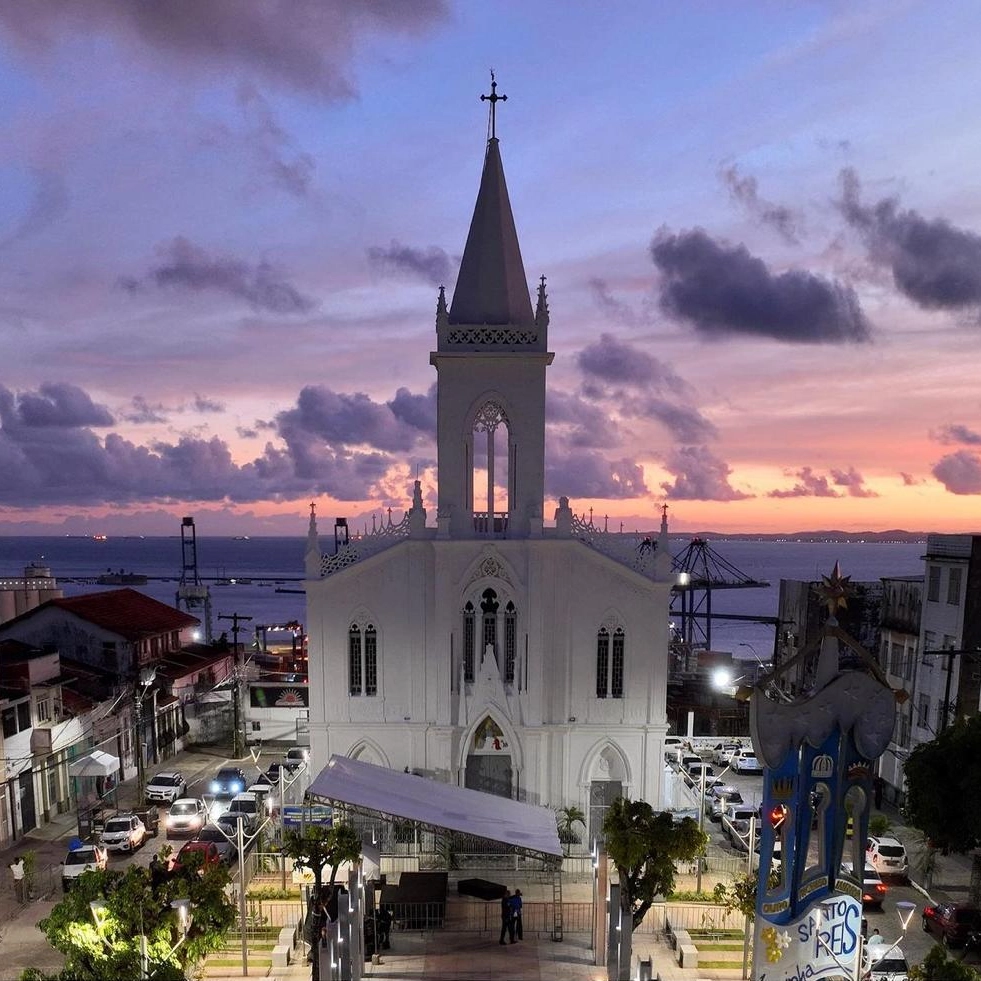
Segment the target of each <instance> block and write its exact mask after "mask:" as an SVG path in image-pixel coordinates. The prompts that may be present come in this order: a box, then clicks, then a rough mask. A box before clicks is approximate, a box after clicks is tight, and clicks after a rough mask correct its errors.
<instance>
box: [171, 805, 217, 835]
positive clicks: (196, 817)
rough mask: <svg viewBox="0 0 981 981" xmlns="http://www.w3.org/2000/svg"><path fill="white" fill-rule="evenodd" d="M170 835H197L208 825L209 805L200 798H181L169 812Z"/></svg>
mask: <svg viewBox="0 0 981 981" xmlns="http://www.w3.org/2000/svg"><path fill="white" fill-rule="evenodd" d="M166 823H167V834H168V835H196V834H197V833H198V832H199V831H200V830H201V829H202V828H203V827H204V826H205V825H206V824H207V823H208V805H207V804H205V802H204V801H203V800H201V798H200V797H181V799H180V800H175V801H174V803H173V804H171V805H170V810H169V811H168V812H167V818H166Z"/></svg>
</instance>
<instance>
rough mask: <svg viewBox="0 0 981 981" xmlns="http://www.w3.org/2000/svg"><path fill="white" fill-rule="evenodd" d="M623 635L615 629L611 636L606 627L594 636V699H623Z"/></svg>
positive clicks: (619, 629) (624, 638) (620, 630)
mask: <svg viewBox="0 0 981 981" xmlns="http://www.w3.org/2000/svg"><path fill="white" fill-rule="evenodd" d="M625 640H626V637H625V634H624V632H623V628H622V627H617V628H616V630H614V631H613V634H612V636H611V634H610V631H609V630H608V629H607V628H606V627H600V629H599V633H598V634H597V635H596V697H597V698H623V664H624V646H625Z"/></svg>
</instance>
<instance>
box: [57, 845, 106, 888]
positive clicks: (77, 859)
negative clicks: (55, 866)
mask: <svg viewBox="0 0 981 981" xmlns="http://www.w3.org/2000/svg"><path fill="white" fill-rule="evenodd" d="M108 864H109V853H108V852H107V851H106V850H105V849H104V848H103V847H102V846H101V845H83V844H81V843H79V844H78V845H77V846H76V847H75V848H72V849H70V850H69V852H68V854H67V855H66V856H65V861H64V862H62V863H61V888H62V889H63V890H64V891H65V892H68V890H69V889H70V888H71V887H72V885H73V884H74V882H75V880H76V879H77V878H78V877H79V876H80V875H81V874H82V873H83V872H104V871H105V870H106V867H107V866H108Z"/></svg>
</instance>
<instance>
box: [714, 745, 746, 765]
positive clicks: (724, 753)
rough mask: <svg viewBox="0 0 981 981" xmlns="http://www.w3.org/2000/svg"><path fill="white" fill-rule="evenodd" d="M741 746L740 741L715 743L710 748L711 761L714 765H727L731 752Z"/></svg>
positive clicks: (736, 751) (739, 748)
mask: <svg viewBox="0 0 981 981" xmlns="http://www.w3.org/2000/svg"><path fill="white" fill-rule="evenodd" d="M742 748H743V744H742V743H716V744H715V746H714V747H713V748H712V762H713V763H714V764H715V765H716V766H728V765H729V759H730V757H731V756H732V754H733V753H738V752H739V750H741V749H742Z"/></svg>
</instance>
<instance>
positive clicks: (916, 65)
mask: <svg viewBox="0 0 981 981" xmlns="http://www.w3.org/2000/svg"><path fill="white" fill-rule="evenodd" d="M979 28H981V8H979V6H978V4H977V2H976V0H965V2H955V0H952V2H945V3H943V4H939V5H938V4H936V3H929V2H919V3H918V2H903V0H882V2H861V0H855V2H847V3H846V2H840V3H835V2H816V0H815V2H806V0H802V2H795V3H785V2H776V0H773V2H762V0H761V2H753V0H746V2H740V3H731V2H722V0H719V2H715V3H708V2H705V3H699V2H686V3H667V2H653V3H652V2H649V0H644V2H641V0H636V2H635V0H623V2H617V3H612V4H610V3H606V4H600V3H593V2H579V3H572V4H563V5H559V4H555V3H554V2H546V0H520V2H518V0H514V2H499V3H487V4H480V3H472V2H465V0H457V2H453V0H412V2H405V0H375V2H372V0H364V2H360V3H352V2H350V0H278V2H273V0H262V2H259V0H208V2H207V3H198V2H195V0H170V2H161V3H134V2H132V0H74V2H72V3H64V2H62V0H29V2H13V0H0V126H2V134H3V136H2V139H0V534H46V533H50V534H60V533H63V532H71V533H106V534H177V533H179V518H180V516H181V515H183V514H193V515H195V520H196V523H197V528H198V531H199V533H201V534H204V535H207V534H250V535H261V534H297V535H302V534H303V532H304V530H305V527H306V514H307V506H308V503H309V502H310V501H311V500H315V501H317V504H318V512H319V513H321V514H322V515H324V516H325V520H326V521H327V522H329V521H330V520H331V519H332V518H333V517H334V516H335V515H346V516H348V517H349V518H350V519H351V520H352V521H354V522H358V521H361V520H364V519H365V518H366V516H367V520H368V521H370V515H371V514H372V513H373V512H374V513H376V514H381V513H383V512H384V510H385V509H387V508H388V507H392V508H393V509H394V511H395V513H396V515H397V516H398V515H400V514H401V511H402V509H403V508H404V507H405V506H406V503H407V501H408V498H409V496H410V493H411V481H412V479H413V477H414V476H415V475H416V474H418V475H419V478H420V480H421V481H422V485H423V489H424V492H425V494H426V495H427V505H428V507H429V508H430V510H431V515H430V516H431V518H433V519H434V518H435V504H434V501H435V486H436V471H435V458H436V453H435V446H434V443H433V434H434V430H435V398H434V395H435V390H434V384H435V380H436V376H435V370H434V369H433V368H432V367H431V366H430V364H429V352H430V350H432V349H433V348H434V347H435V341H436V336H435V307H436V296H437V289H438V287H439V285H440V284H445V285H446V287H447V290H448V292H449V293H451V292H452V288H453V285H454V283H455V281H456V272H457V265H458V263H459V258H460V255H461V253H462V250H463V245H464V242H465V239H466V234H467V229H468V226H469V223H470V217H471V213H472V209H473V203H474V198H475V195H476V191H477V184H478V180H479V176H480V169H481V164H482V158H483V150H484V142H485V139H486V136H487V109H486V104H482V103H481V102H480V101H479V95H480V94H481V93H482V92H488V91H489V83H490V75H489V70H490V68H492V67H493V69H494V70H495V72H496V75H497V80H498V84H499V89H498V91H499V92H501V93H505V94H507V96H508V101H507V102H506V104H504V105H502V106H500V107H499V109H498V120H497V132H498V136H499V137H500V139H501V152H502V157H503V160H504V168H505V173H506V175H507V180H508V187H509V191H510V195H511V203H512V207H513V210H514V215H515V220H516V223H517V227H518V234H519V237H520V240H521V248H522V253H523V257H524V262H525V271H526V273H527V276H528V279H529V281H530V283H532V284H534V283H536V282H537V280H538V278H539V277H540V276H541V275H542V274H544V275H545V276H546V277H547V283H548V297H549V306H550V311H551V325H550V327H549V339H550V347H551V348H552V349H553V350H554V351H555V352H556V357H555V362H554V364H553V366H552V368H551V369H549V376H548V377H549V395H548V412H549V432H548V443H547V481H546V491H547V494H548V500H547V502H546V507H545V514H546V517H547V518H548V517H550V516H551V514H552V512H553V511H554V507H555V500H556V499H557V498H558V496H559V495H563V494H564V495H566V496H568V497H569V498H570V499H571V501H572V505H573V508H574V510H576V511H577V512H585V511H587V510H588V509H589V508H593V509H594V513H595V514H598V515H600V516H605V515H609V517H610V523H611V527H618V526H619V524H620V523H621V522H622V523H623V525H624V526H625V527H627V528H634V527H650V526H651V525H652V524H653V523H654V522H655V521H656V518H657V511H658V508H659V506H660V505H661V504H662V503H664V502H667V503H668V504H669V505H670V509H671V510H670V514H671V522H672V530H673V531H677V532H684V531H686V530H690V531H695V530H717V531H722V532H725V531H731V532H751V531H788V532H789V531H796V530H803V529H828V528H836V529H844V530H855V531H857V530H865V529H873V530H882V529H889V528H906V529H910V530H927V531H981V382H979V377H981V357H979V356H978V347H979V343H978V342H979V339H981V112H979V109H978V104H979V101H978V100H979V95H978V93H979V85H978V84H977V83H978V81H979V80H981V79H979V76H981V69H979V59H978V46H977V37H978V32H979ZM972 80H973V81H972Z"/></svg>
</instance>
